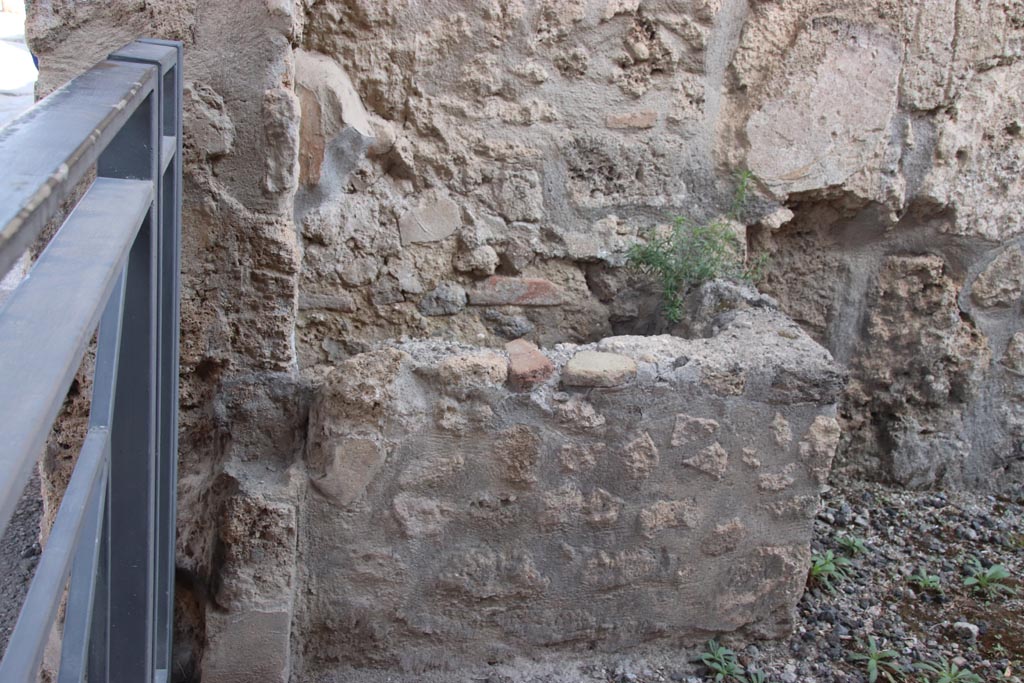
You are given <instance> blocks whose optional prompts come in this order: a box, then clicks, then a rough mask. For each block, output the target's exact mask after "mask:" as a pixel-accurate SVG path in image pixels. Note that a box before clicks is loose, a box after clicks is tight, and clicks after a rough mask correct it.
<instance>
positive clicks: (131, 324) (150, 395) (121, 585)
mask: <svg viewBox="0 0 1024 683" xmlns="http://www.w3.org/2000/svg"><path fill="white" fill-rule="evenodd" d="M111 59H113V60H115V61H116V60H117V57H116V56H112V57H111ZM153 77H154V78H159V70H158V69H154V75H153ZM155 85H156V86H157V87H156V88H154V91H153V92H152V93H151V94H150V95H149V96H148V97H147V98H146V101H145V102H144V103H143V104H142V105H141V106H140V107H139V108H138V110H137V111H136V112H135V113H134V114H133V115H132V117H131V118H130V119H129V120H128V122H127V123H126V124H125V126H124V127H123V128H122V129H121V131H120V132H119V133H118V134H117V136H116V137H115V138H114V140H113V141H112V142H111V143H110V145H109V146H108V147H107V149H106V150H105V151H104V152H103V154H102V155H101V156H100V158H99V161H98V162H97V164H96V172H97V176H100V177H109V178H132V179H139V180H150V181H152V182H154V183H156V182H157V178H158V174H159V149H160V143H161V141H162V138H161V135H160V127H159V115H160V107H159V102H158V94H157V93H158V90H159V83H157V84H155ZM158 231H159V213H158V207H157V206H156V202H155V201H154V202H153V205H152V206H151V207H150V210H149V213H148V214H147V216H146V219H145V220H144V221H143V223H142V227H141V228H140V229H139V233H138V236H137V237H136V239H135V244H134V245H133V246H132V249H131V253H130V255H129V257H128V265H127V269H126V271H125V294H124V308H123V319H122V329H121V340H120V342H121V343H120V348H119V352H118V363H117V365H118V368H117V385H116V389H115V393H114V412H113V424H112V428H111V449H110V470H109V475H108V482H109V488H108V493H107V500H108V503H107V505H108V507H107V514H108V522H109V526H108V533H107V539H106V540H107V548H108V551H109V566H108V572H107V576H106V579H107V582H108V583H107V586H106V595H107V599H108V600H109V603H108V604H109V608H108V616H109V642H108V653H109V659H108V662H107V667H106V668H107V672H106V675H107V678H108V680H109V681H111V682H112V683H119V682H120V681H139V683H151V682H152V680H153V639H154V632H153V617H154V581H153V570H154V568H155V557H154V554H155V553H154V549H155V530H156V519H155V505H154V503H155V500H156V430H157V419H156V412H157V405H156V388H157V367H156V349H157V297H156V278H157V273H158V263H157V256H158V253H157V252H158V244H157V237H158ZM90 681H91V679H90Z"/></svg>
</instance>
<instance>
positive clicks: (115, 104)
mask: <svg viewBox="0 0 1024 683" xmlns="http://www.w3.org/2000/svg"><path fill="white" fill-rule="evenodd" d="M181 60H182V48H181V44H180V43H176V42H168V41H160V40H140V41H136V42H134V43H131V44H129V45H127V46H125V47H124V48H123V49H121V50H119V51H117V52H115V53H114V54H112V55H110V57H109V59H107V60H106V61H103V62H101V63H99V64H97V65H96V66H95V67H93V68H92V69H91V70H89V71H88V72H86V73H84V74H83V75H81V76H79V77H78V78H76V79H74V80H73V81H71V82H70V83H68V84H67V85H65V86H64V87H62V88H61V89H60V90H58V91H56V92H54V93H53V94H51V95H50V96H49V97H47V98H46V99H45V100H43V101H42V102H40V103H38V104H37V105H36V106H35V107H33V108H32V109H30V110H29V111H28V112H26V113H25V114H24V115H22V116H21V117H20V118H18V119H17V120H15V121H14V122H12V123H11V124H9V125H8V126H7V127H5V128H2V129H0V274H2V273H5V272H7V270H8V269H9V268H10V267H11V265H12V264H14V262H15V261H16V260H17V259H18V258H19V257H20V256H21V254H22V253H24V252H25V250H26V249H28V248H29V247H30V246H31V245H32V244H33V243H34V242H35V241H36V239H37V238H38V237H39V236H40V234H41V233H42V232H43V230H44V228H45V227H46V225H47V224H48V223H49V222H50V221H52V220H54V219H55V217H56V216H57V215H58V213H59V212H60V209H61V205H62V202H63V201H64V200H66V199H68V198H69V197H71V196H72V195H73V194H74V193H75V192H76V191H77V190H78V189H79V185H80V184H81V183H83V182H87V180H88V178H89V177H90V176H91V173H92V172H93V170H95V176H96V177H95V180H93V181H92V183H91V185H89V187H88V189H87V190H86V191H85V193H84V194H83V195H82V197H81V199H80V200H79V201H78V203H77V204H76V205H75V208H74V210H73V211H72V212H71V213H70V214H69V215H68V217H67V219H66V220H65V221H64V223H63V224H62V225H61V227H60V230H59V231H58V232H57V233H56V235H55V236H54V237H53V239H52V240H51V241H50V242H49V244H48V245H47V246H46V249H45V250H44V251H43V253H42V254H41V255H40V257H39V259H38V260H37V261H36V263H35V265H34V266H33V268H32V270H31V271H30V272H29V273H28V275H27V276H26V278H25V279H24V280H23V281H22V283H21V284H20V285H19V286H18V288H17V289H16V290H15V291H14V292H13V293H12V294H11V296H10V298H9V299H8V300H7V301H6V302H5V303H4V305H3V306H2V308H0V444H2V446H0V530H2V529H6V527H7V524H8V523H9V522H10V519H11V516H12V513H13V512H14V509H15V506H16V504H17V501H18V498H19V495H20V494H21V492H22V490H23V489H24V487H25V485H26V483H27V482H28V481H29V478H30V476H31V473H32V468H33V467H35V466H36V463H37V461H38V460H39V457H40V455H41V453H42V451H43V448H44V446H45V442H46V438H47V435H48V434H49V432H50V429H51V428H52V426H53V423H54V421H55V419H56V417H57V415H58V413H59V411H60V409H61V406H62V404H63V402H64V398H65V396H66V394H67V391H68V388H69V386H70V384H71V382H72V380H73V379H74V376H75V373H76V372H77V371H78V369H79V367H80V364H81V362H82V359H83V357H84V355H85V353H86V351H87V349H88V348H89V345H90V343H91V341H92V340H93V338H94V336H95V337H96V361H95V371H94V376H93V389H92V401H91V407H90V414H89V429H88V434H87V436H86V438H85V443H84V445H83V446H82V449H81V451H80V452H79V455H78V461H77V463H76V465H75V468H74V472H73V473H72V475H71V479H70V481H69V483H68V486H67V489H66V491H65V493H64V497H63V499H62V500H61V503H60V508H59V510H58V512H57V515H56V517H55V519H54V522H53V527H52V530H51V531H50V534H49V538H48V540H47V543H46V548H45V550H44V552H43V554H42V556H41V557H40V560H39V564H38V566H37V567H36V572H35V577H34V579H33V581H32V584H31V586H30V588H29V591H28V595H27V596H26V598H25V602H24V603H23V606H22V610H21V614H20V616H19V617H18V622H17V625H16V626H15V629H14V631H13V633H12V634H11V638H10V641H9V643H8V647H7V651H6V653H5V655H4V658H3V661H2V663H0V681H3V683H22V682H24V683H34V681H36V678H37V675H38V673H37V672H38V671H39V669H40V666H41V663H42V660H43V653H44V649H45V647H46V644H47V641H48V639H49V637H50V633H51V630H52V629H53V628H54V623H55V621H56V617H57V614H58V611H59V608H60V605H61V602H62V601H63V600H65V596H66V610H65V618H64V623H63V637H62V639H61V649H60V661H59V673H58V678H57V680H58V681H59V682H60V683H67V682H69V681H83V680H86V679H87V680H88V681H89V683H149V682H155V681H159V682H163V681H166V680H167V678H168V676H167V671H168V666H169V662H170V654H171V652H170V648H171V619H172V613H173V599H174V595H173V593H174V522H175V488H176V486H175V482H176V478H177V447H178V443H177V424H178V329H179V323H178V306H179V303H178V282H179V276H178V273H179V261H180V231H181V230H180V228H181V92H182V61H181ZM55 664H56V662H55Z"/></svg>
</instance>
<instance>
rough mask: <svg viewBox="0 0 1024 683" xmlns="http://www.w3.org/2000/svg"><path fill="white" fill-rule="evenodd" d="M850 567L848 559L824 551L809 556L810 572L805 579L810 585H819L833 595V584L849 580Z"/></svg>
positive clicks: (829, 551)
mask: <svg viewBox="0 0 1024 683" xmlns="http://www.w3.org/2000/svg"><path fill="white" fill-rule="evenodd" d="M852 566H853V563H851V562H850V560H849V559H847V558H845V557H842V556H837V555H836V554H835V553H833V552H832V551H831V550H826V551H825V552H824V553H815V554H814V555H811V570H810V573H809V574H808V577H807V578H808V581H809V582H810V583H814V584H819V585H821V586H824V587H825V589H827V590H828V592H829V593H835V592H836V589H835V586H834V585H833V582H834V581H835V582H838V581H843V580H845V579H848V578H850V571H851V570H850V568H851V567H852Z"/></svg>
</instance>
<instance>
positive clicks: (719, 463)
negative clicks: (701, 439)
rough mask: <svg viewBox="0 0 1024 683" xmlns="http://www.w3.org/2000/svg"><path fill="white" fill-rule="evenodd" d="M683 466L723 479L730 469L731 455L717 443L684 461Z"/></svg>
mask: <svg viewBox="0 0 1024 683" xmlns="http://www.w3.org/2000/svg"><path fill="white" fill-rule="evenodd" d="M683 464H684V465H689V466H690V467H692V468H694V469H697V470H700V471H701V472H703V473H705V474H710V475H711V476H712V477H714V478H715V479H721V478H722V477H723V476H724V475H725V473H726V470H727V469H728V468H729V453H728V452H727V451H726V450H725V449H724V448H722V445H721V444H720V443H718V442H717V441H716V442H715V443H713V444H711V445H710V446H708V447H707V448H705V449H703V450H701V451H700V452H699V453H697V454H696V455H694V456H691V457H689V458H686V459H684V460H683Z"/></svg>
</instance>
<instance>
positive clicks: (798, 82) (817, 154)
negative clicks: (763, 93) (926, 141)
mask: <svg viewBox="0 0 1024 683" xmlns="http://www.w3.org/2000/svg"><path fill="white" fill-rule="evenodd" d="M780 71H781V72H782V73H785V76H782V75H780V76H779V78H780V80H781V79H782V78H786V77H788V78H786V81H785V82H786V88H785V90H784V91H782V92H781V93H780V95H779V96H778V97H777V98H772V99H770V100H768V101H766V102H765V103H764V104H762V105H761V107H760V108H759V109H758V110H757V111H755V112H754V113H753V114H752V115H751V116H750V118H749V120H748V121H747V125H746V134H747V137H748V138H749V139H750V141H751V149H750V152H749V154H748V155H747V162H748V164H749V165H750V166H749V167H750V170H751V171H753V172H754V174H755V175H756V176H757V177H758V178H759V179H760V180H762V181H764V182H765V183H767V184H768V185H769V186H770V187H771V188H772V189H773V190H774V191H775V192H777V193H780V194H784V193H789V192H801V191H807V190H812V189H819V188H825V187H829V186H831V185H841V184H843V183H844V182H846V181H847V180H848V179H849V178H850V177H851V176H852V175H853V174H855V173H857V172H858V171H861V170H862V169H864V168H865V167H867V166H868V165H869V164H870V163H871V161H872V157H873V156H874V155H875V154H876V153H877V150H878V147H879V145H880V144H881V143H882V142H883V141H884V139H885V136H886V135H887V134H888V127H889V121H890V120H891V119H892V117H893V115H894V114H895V111H896V95H897V91H898V86H899V75H900V45H899V42H898V40H897V39H896V37H895V36H894V35H892V34H891V33H889V32H888V31H887V30H885V29H882V28H880V27H878V26H875V25H871V24H859V25H858V24H852V23H845V22H842V20H838V19H837V20H835V21H827V20H823V21H820V22H808V23H807V24H805V25H804V27H803V30H801V31H800V33H799V34H798V35H797V37H796V39H795V42H794V45H793V47H792V49H791V50H790V51H789V52H788V54H787V55H786V58H785V61H784V62H783V65H782V68H781V69H780Z"/></svg>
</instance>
